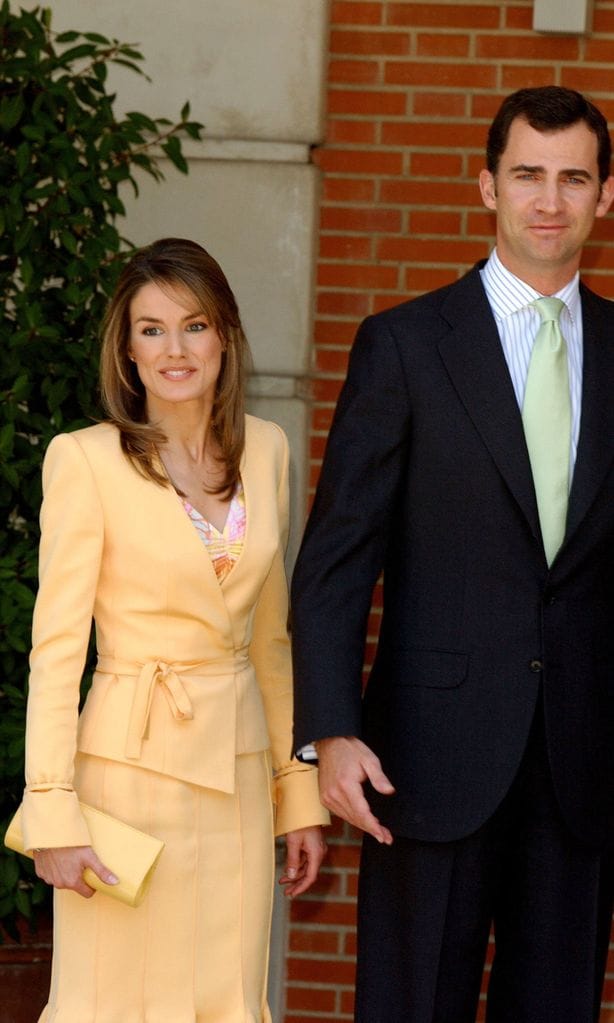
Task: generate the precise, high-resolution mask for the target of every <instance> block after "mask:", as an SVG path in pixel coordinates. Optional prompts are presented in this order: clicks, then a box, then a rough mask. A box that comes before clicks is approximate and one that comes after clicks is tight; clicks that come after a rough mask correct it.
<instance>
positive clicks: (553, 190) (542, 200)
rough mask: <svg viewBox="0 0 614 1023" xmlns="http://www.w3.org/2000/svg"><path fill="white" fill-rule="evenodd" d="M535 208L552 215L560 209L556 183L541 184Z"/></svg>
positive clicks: (558, 191) (558, 188) (546, 182)
mask: <svg viewBox="0 0 614 1023" xmlns="http://www.w3.org/2000/svg"><path fill="white" fill-rule="evenodd" d="M537 206H538V208H539V209H541V210H543V211H544V212H546V213H554V212H556V211H557V210H559V209H560V208H561V190H560V187H559V184H558V182H556V181H550V182H549V181H544V182H543V183H542V186H541V188H540V190H539V193H538V196H537Z"/></svg>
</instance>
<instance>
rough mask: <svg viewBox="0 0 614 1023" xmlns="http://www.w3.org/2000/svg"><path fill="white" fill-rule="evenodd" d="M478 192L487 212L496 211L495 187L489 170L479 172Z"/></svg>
mask: <svg viewBox="0 0 614 1023" xmlns="http://www.w3.org/2000/svg"><path fill="white" fill-rule="evenodd" d="M478 180H479V183H480V192H481V193H482V202H483V203H484V205H485V206H486V208H487V209H489V210H496V208H497V188H496V185H495V178H494V175H493V174H491V173H490V171H489V170H486V169H484V170H482V171H480V177H479V179H478Z"/></svg>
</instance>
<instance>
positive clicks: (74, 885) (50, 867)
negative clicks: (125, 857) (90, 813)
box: [34, 845, 118, 899]
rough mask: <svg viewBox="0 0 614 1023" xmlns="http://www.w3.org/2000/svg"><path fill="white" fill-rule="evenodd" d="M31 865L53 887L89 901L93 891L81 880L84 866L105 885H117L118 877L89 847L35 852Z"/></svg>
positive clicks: (76, 846)
mask: <svg viewBox="0 0 614 1023" xmlns="http://www.w3.org/2000/svg"><path fill="white" fill-rule="evenodd" d="M34 866H35V868H36V873H37V875H38V877H40V878H41V879H42V880H43V881H46V882H47V884H52V885H53V887H54V888H70V890H71V891H73V892H77V893H78V894H79V895H82V896H83V898H84V899H91V897H92V895H94V889H93V888H90V886H89V884H86V882H85V881H84V880H83V871H84V870H85V868H86V867H89V868H90V870H93V871H94V873H95V874H97V875H98V877H99V878H100V880H101V881H104V883H105V884H117V882H118V878H116V877H115V874H112V873H111V871H110V870H107V868H106V867H105V865H104V863H101V862H100V860H99V859H98V857H97V856H96V853H95V852H94V850H93V849H92V847H91V845H71V846H63V847H61V848H58V849H35V851H34Z"/></svg>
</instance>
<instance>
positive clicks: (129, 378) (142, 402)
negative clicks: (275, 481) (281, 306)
mask: <svg viewBox="0 0 614 1023" xmlns="http://www.w3.org/2000/svg"><path fill="white" fill-rule="evenodd" d="M152 283H153V284H159V285H160V286H161V287H162V288H180V289H182V290H183V289H185V290H187V291H189V292H190V294H191V295H192V296H193V297H194V299H195V300H196V302H197V305H198V309H199V310H200V311H202V313H203V315H204V316H206V317H207V320H208V322H209V323H210V325H211V326H213V327H215V329H216V330H217V333H218V334H219V336H220V340H221V342H222V349H223V351H222V362H221V369H220V375H219V377H218V380H217V384H216V388H215V397H214V401H213V410H212V415H211V431H212V434H213V437H214V438H215V440H216V442H217V444H218V446H219V449H220V461H221V462H222V464H223V466H224V469H225V473H224V478H223V480H222V482H221V483H220V485H219V486H217V487H215V488H213V489H212V490H211V492H212V493H219V494H221V493H230V492H231V490H232V489H233V488H234V486H235V484H236V482H237V480H238V478H239V462H240V460H241V455H242V453H243V447H244V443H245V418H244V381H245V373H246V368H247V363H248V359H249V348H248V345H247V340H246V337H245V334H244V333H243V328H242V326H241V320H240V317H239V310H238V307H237V303H236V300H235V297H234V295H233V293H232V291H231V289H230V285H229V284H228V281H227V280H226V277H225V275H224V273H223V271H222V268H221V267H220V266H219V264H218V263H217V262H216V261H215V259H213V257H212V256H210V255H209V253H208V252H206V251H205V249H203V248H202V247H201V246H200V245H197V244H196V242H192V241H188V240H186V239H184V238H161V239H160V240H159V241H156V242H152V244H151V245H146V246H145V247H144V248H142V249H139V250H137V252H135V254H134V255H133V256H132V257H131V259H130V260H129V262H128V263H127V264H126V266H125V267H124V269H123V271H122V273H121V275H120V278H119V281H118V283H117V287H116V289H115V293H114V295H113V297H112V299H111V301H110V303H109V306H108V309H107V312H106V315H105V319H104V324H103V339H102V352H101V358H100V388H101V395H102V403H103V407H104V409H105V412H106V413H107V416H108V418H109V420H110V421H111V422H112V423H114V424H115V425H116V426H117V428H118V430H119V432H120V437H121V446H122V449H123V451H124V452H125V454H126V455H127V456H128V458H129V459H130V460H131V461H132V462H133V464H134V465H135V467H136V468H137V469H138V470H139V472H141V473H142V474H143V475H144V476H145V477H147V478H148V479H152V480H155V481H156V482H157V483H161V484H167V483H168V480H167V478H166V476H164V475H163V474H162V472H161V471H160V470H159V469H158V467H157V458H156V455H157V451H158V447H159V446H161V445H163V444H164V443H165V441H166V437H165V435H164V433H163V431H162V430H161V429H160V427H158V426H156V424H155V423H148V422H147V410H146V395H145V388H144V386H143V384H142V383H141V380H140V378H139V375H138V372H137V368H136V366H135V364H134V363H133V362H132V361H131V360H130V358H129V354H128V353H129V346H130V305H131V302H132V300H133V298H134V297H135V295H136V293H137V292H138V291H139V290H140V289H141V288H142V287H144V286H145V285H146V284H152Z"/></svg>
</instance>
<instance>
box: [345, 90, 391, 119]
mask: <svg viewBox="0 0 614 1023" xmlns="http://www.w3.org/2000/svg"><path fill="white" fill-rule="evenodd" d="M328 109H329V112H330V113H331V114H377V116H378V117H386V116H387V115H392V116H394V115H396V116H403V115H404V114H405V113H406V111H407V97H406V96H405V93H404V92H401V91H398V92H384V91H381V90H376V89H373V90H370V91H367V90H366V89H360V90H359V89H352V90H350V89H335V88H333V89H331V90H330V92H329V94H328Z"/></svg>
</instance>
